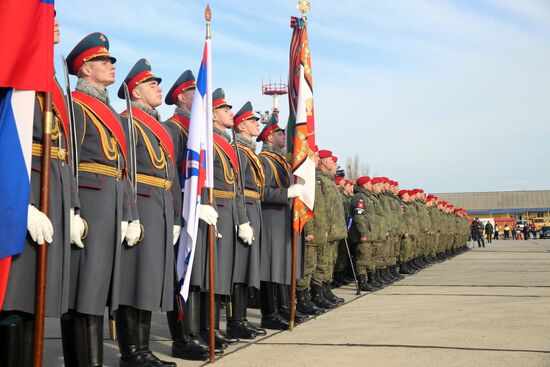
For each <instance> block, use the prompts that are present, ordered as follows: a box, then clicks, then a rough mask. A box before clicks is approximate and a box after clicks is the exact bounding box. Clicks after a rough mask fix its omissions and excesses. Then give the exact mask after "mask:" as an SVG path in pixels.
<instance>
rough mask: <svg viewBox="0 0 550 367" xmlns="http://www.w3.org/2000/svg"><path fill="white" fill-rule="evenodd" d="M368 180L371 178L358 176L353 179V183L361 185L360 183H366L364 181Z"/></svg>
mask: <svg viewBox="0 0 550 367" xmlns="http://www.w3.org/2000/svg"><path fill="white" fill-rule="evenodd" d="M370 180H371V179H370V177H369V176H361V177H359V178H358V179H357V180H356V181H355V183H356V184H357V185H359V186H361V185H364V184H366V183H367V182H369V181H370Z"/></svg>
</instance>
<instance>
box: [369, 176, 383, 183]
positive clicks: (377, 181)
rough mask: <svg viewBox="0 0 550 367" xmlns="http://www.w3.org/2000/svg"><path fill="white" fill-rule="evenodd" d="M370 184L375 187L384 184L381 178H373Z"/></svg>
mask: <svg viewBox="0 0 550 367" xmlns="http://www.w3.org/2000/svg"><path fill="white" fill-rule="evenodd" d="M371 182H372V184H373V185H376V184H377V183H380V182H384V181H383V180H382V177H374V178H373V179H372V180H371Z"/></svg>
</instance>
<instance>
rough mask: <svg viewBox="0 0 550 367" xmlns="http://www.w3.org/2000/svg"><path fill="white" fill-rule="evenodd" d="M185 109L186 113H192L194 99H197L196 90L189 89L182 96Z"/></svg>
mask: <svg viewBox="0 0 550 367" xmlns="http://www.w3.org/2000/svg"><path fill="white" fill-rule="evenodd" d="M181 97H182V104H183V109H184V110H186V111H191V107H192V106H193V98H194V97H195V89H194V88H193V89H188V90H186V91H185V92H183V93H182V94H181Z"/></svg>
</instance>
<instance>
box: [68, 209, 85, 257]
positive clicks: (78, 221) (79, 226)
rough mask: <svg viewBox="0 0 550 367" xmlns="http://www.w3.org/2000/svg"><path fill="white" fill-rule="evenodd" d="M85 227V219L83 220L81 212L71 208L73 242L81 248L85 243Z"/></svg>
mask: <svg viewBox="0 0 550 367" xmlns="http://www.w3.org/2000/svg"><path fill="white" fill-rule="evenodd" d="M84 228H85V226H84V220H82V218H81V217H80V214H75V213H74V208H71V243H73V244H75V245H77V246H78V247H80V248H84V244H83V243H82V236H84Z"/></svg>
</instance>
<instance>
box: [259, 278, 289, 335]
mask: <svg viewBox="0 0 550 367" xmlns="http://www.w3.org/2000/svg"><path fill="white" fill-rule="evenodd" d="M276 288H277V284H275V283H272V282H260V310H261V312H262V327H263V328H266V329H272V330H288V329H289V328H290V324H289V323H288V322H287V321H286V320H284V319H283V317H282V316H281V315H280V314H279V311H278V308H277V304H278V299H277V297H276V293H277V289H276Z"/></svg>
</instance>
